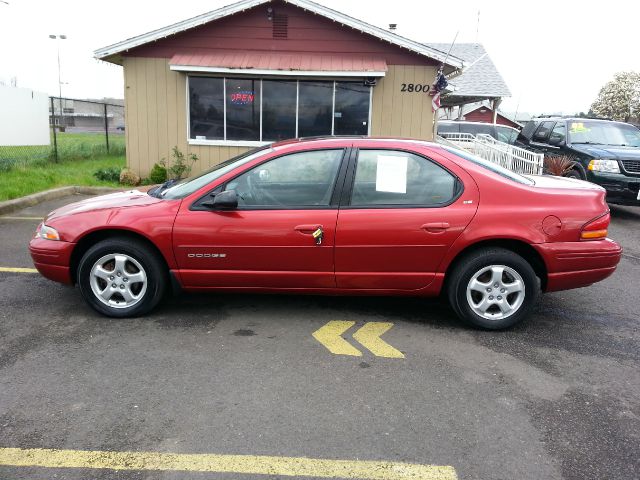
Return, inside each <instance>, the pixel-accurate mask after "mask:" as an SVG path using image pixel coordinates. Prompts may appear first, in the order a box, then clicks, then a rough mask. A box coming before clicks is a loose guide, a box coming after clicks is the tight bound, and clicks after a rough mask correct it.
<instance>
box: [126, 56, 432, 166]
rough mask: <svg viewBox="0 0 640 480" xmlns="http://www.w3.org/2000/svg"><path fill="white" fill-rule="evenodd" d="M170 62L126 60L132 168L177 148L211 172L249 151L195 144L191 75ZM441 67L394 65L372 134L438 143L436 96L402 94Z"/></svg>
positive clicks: (375, 102) (377, 92) (379, 93)
mask: <svg viewBox="0 0 640 480" xmlns="http://www.w3.org/2000/svg"><path fill="white" fill-rule="evenodd" d="M168 62H169V61H168V60H167V59H166V58H143V57H126V58H125V59H124V65H123V66H124V74H125V77H124V78H125V107H126V130H125V131H126V139H127V165H128V166H129V167H130V168H132V169H133V170H135V171H136V172H138V173H139V174H140V175H141V176H142V177H146V176H148V175H149V171H150V170H151V168H152V167H153V164H154V163H156V162H158V161H160V160H162V159H165V160H170V159H171V149H172V148H173V147H174V146H177V147H178V148H179V149H180V150H181V151H182V152H183V153H185V154H191V153H194V154H196V155H197V156H198V158H199V161H198V162H197V163H196V164H195V165H194V168H193V173H197V172H200V171H202V170H205V169H207V168H209V167H211V166H213V165H216V164H218V163H220V162H222V161H224V160H226V159H228V158H231V157H232V156H234V155H238V154H240V153H242V152H244V151H246V150H248V147H227V146H207V145H189V143H188V132H187V87H186V79H187V76H186V75H185V74H184V73H180V72H174V71H171V70H169V63H168ZM434 77H435V68H434V67H428V66H422V67H420V66H414V65H390V66H389V71H388V72H387V76H386V77H384V78H381V79H378V83H377V85H376V86H375V87H373V96H372V111H371V134H372V135H374V136H385V137H411V138H420V139H425V140H431V139H433V113H432V111H431V97H430V96H429V95H428V94H426V93H416V92H402V91H401V89H402V84H403V83H413V84H420V85H430V84H431V82H433V79H434Z"/></svg>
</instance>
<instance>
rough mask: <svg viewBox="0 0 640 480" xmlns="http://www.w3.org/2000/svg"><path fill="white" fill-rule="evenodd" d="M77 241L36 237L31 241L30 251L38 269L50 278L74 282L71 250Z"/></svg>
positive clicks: (69, 282)
mask: <svg viewBox="0 0 640 480" xmlns="http://www.w3.org/2000/svg"><path fill="white" fill-rule="evenodd" d="M75 245H76V244H75V243H69V242H62V241H51V240H44V239H41V238H34V239H33V240H31V242H30V243H29V253H30V254H31V258H32V259H33V264H34V265H35V267H36V269H37V270H38V271H39V272H40V273H41V274H42V276H43V277H46V278H48V279H50V280H53V281H55V282H60V283H67V284H70V285H71V284H73V279H72V277H71V268H70V265H71V252H72V251H73V247H75Z"/></svg>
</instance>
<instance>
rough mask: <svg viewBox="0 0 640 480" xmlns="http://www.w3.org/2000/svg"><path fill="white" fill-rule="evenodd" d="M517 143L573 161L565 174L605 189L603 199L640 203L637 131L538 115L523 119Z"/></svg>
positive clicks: (596, 121)
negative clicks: (566, 157)
mask: <svg viewBox="0 0 640 480" xmlns="http://www.w3.org/2000/svg"><path fill="white" fill-rule="evenodd" d="M518 143H521V144H523V146H525V148H528V149H529V150H533V151H536V152H543V153H544V154H545V155H549V156H556V155H558V156H559V155H566V156H568V157H570V158H571V159H572V160H574V161H575V164H574V166H573V169H572V170H571V171H569V172H568V173H567V174H566V176H568V177H574V178H581V179H583V180H588V181H590V182H593V183H597V184H598V185H601V186H603V187H604V188H605V189H606V190H607V202H609V203H617V204H620V205H640V192H639V190H640V130H638V129H637V128H636V127H634V126H633V125H629V124H628V123H622V122H613V121H611V120H601V119H592V118H573V117H572V118H564V117H541V118H534V119H533V120H531V121H529V122H527V123H526V124H525V126H524V128H523V129H522V132H520V136H519V137H518Z"/></svg>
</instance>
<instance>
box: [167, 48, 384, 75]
mask: <svg viewBox="0 0 640 480" xmlns="http://www.w3.org/2000/svg"><path fill="white" fill-rule="evenodd" d="M170 65H171V67H173V69H174V70H178V69H180V68H175V67H196V68H198V69H204V68H212V69H213V68H221V69H237V70H269V71H279V72H280V71H281V72H296V71H298V72H302V71H307V72H354V73H355V72H371V73H373V72H378V73H381V72H382V74H384V73H383V72H386V71H387V62H386V61H385V60H384V58H380V57H374V56H363V55H352V54H345V53H335V54H314V53H304V54H300V53H286V52H238V51H215V52H193V51H192V52H180V53H176V54H175V55H174V56H173V57H172V58H171V61H170Z"/></svg>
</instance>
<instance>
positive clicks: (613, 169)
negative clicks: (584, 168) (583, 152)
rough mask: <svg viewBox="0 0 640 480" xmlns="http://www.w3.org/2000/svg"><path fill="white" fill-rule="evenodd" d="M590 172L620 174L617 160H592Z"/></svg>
mask: <svg viewBox="0 0 640 480" xmlns="http://www.w3.org/2000/svg"><path fill="white" fill-rule="evenodd" d="M589 170H591V171H592V172H607V173H620V167H619V166H618V161H617V160H591V161H590V162H589Z"/></svg>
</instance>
